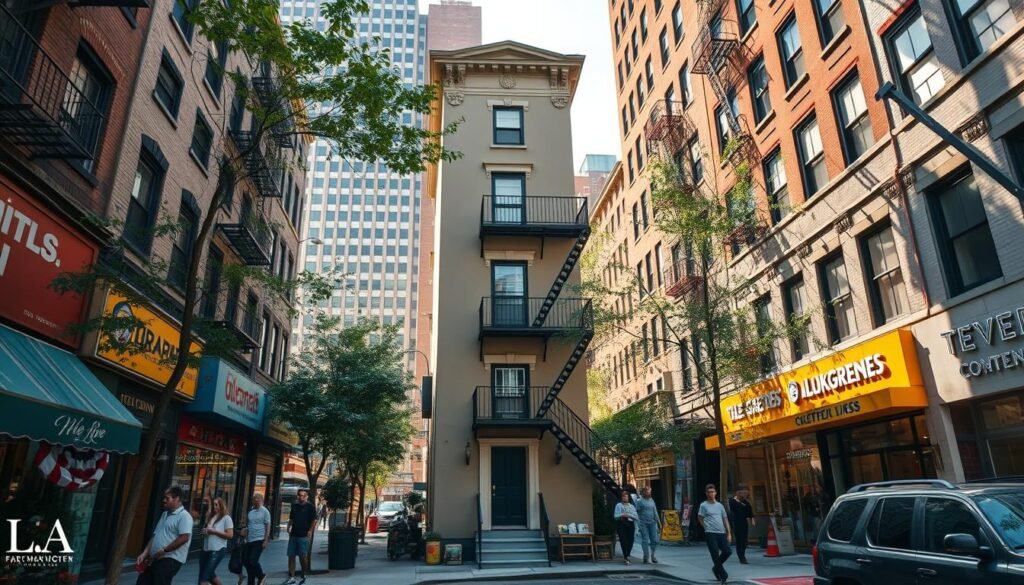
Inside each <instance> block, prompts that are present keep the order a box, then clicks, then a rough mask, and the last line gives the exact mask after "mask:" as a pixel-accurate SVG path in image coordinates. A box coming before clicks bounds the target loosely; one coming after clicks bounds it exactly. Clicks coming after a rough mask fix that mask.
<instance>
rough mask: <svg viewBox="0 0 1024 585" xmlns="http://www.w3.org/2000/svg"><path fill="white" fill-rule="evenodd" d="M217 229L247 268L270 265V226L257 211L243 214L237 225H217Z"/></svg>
mask: <svg viewBox="0 0 1024 585" xmlns="http://www.w3.org/2000/svg"><path fill="white" fill-rule="evenodd" d="M217 228H218V229H219V230H220V231H221V232H222V233H223V234H224V237H225V238H226V239H227V240H228V244H229V245H230V246H231V249H232V250H234V251H235V253H236V254H238V256H239V258H241V259H242V261H243V262H245V263H246V264H247V265H248V266H266V265H268V264H270V245H271V241H270V240H271V235H270V225H269V224H268V223H267V220H266V219H265V218H264V217H263V216H262V214H260V213H259V212H258V211H255V210H253V211H250V212H249V213H243V214H242V215H241V217H240V218H239V219H238V223H218V224H217Z"/></svg>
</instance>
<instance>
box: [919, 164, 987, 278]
mask: <svg viewBox="0 0 1024 585" xmlns="http://www.w3.org/2000/svg"><path fill="white" fill-rule="evenodd" d="M928 199H929V203H930V207H931V215H932V223H933V224H934V227H935V240H936V242H937V244H938V247H939V252H940V254H939V255H940V257H941V259H942V266H943V269H944V272H945V274H946V282H947V286H948V288H949V294H950V296H955V295H958V294H960V293H962V292H965V291H968V290H970V289H972V288H974V287H976V286H978V285H980V284H983V283H986V282H988V281H990V280H994V279H996V278H999V277H1000V276H1002V275H1003V271H1002V268H1000V265H999V254H998V253H997V251H996V246H995V243H994V242H993V240H992V232H991V231H990V229H989V225H988V216H987V215H986V213H985V206H984V204H983V203H982V199H981V194H980V193H979V192H978V186H977V185H976V184H975V182H974V175H973V174H971V172H970V171H969V170H967V171H965V172H961V173H959V174H957V175H955V176H954V177H953V178H952V179H950V180H949V181H947V182H945V183H943V184H942V185H940V186H938V187H936V188H934V189H931V190H929V193H928Z"/></svg>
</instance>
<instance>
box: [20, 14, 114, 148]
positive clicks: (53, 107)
mask: <svg viewBox="0 0 1024 585" xmlns="http://www.w3.org/2000/svg"><path fill="white" fill-rule="evenodd" d="M103 118H104V116H103V114H102V113H101V112H100V109H99V108H98V107H97V106H96V104H94V103H93V102H92V100H91V99H89V97H88V96H86V95H85V92H84V91H83V90H82V88H80V87H78V86H77V85H76V84H75V82H74V81H72V80H71V78H70V77H69V76H68V75H67V74H66V73H65V72H64V71H62V70H61V68H60V67H59V66H58V65H57V63H56V62H55V61H54V60H53V59H52V58H51V57H50V55H49V54H47V52H46V51H45V50H44V49H43V47H42V46H41V45H40V44H39V43H38V42H37V41H36V39H35V38H34V37H33V36H32V34H31V33H29V31H28V30H27V29H26V28H25V27H24V26H23V25H22V24H21V22H19V21H18V19H17V17H15V16H14V14H13V13H11V11H10V10H8V9H7V8H6V6H4V5H0V128H4V132H2V134H4V135H5V136H6V138H7V140H9V141H11V142H12V143H15V144H18V145H23V146H25V147H28V148H30V149H31V150H32V151H33V152H34V153H35V154H36V156H39V157H47V156H49V157H52V158H79V159H89V158H92V157H93V151H94V149H95V147H96V143H97V141H98V140H99V135H100V130H101V129H102V128H103ZM40 123H41V124H40Z"/></svg>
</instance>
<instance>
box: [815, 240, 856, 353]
mask: <svg viewBox="0 0 1024 585" xmlns="http://www.w3.org/2000/svg"><path fill="white" fill-rule="evenodd" d="M821 297H822V300H824V301H825V321H826V323H827V325H828V337H829V341H830V342H831V343H833V344H835V343H839V342H841V341H844V340H846V339H849V338H850V337H851V336H853V334H854V333H856V332H857V320H856V316H855V315H854V312H853V293H852V292H850V279H849V277H848V276H847V274H846V263H845V262H844V261H843V255H842V253H841V252H840V253H839V254H837V255H835V256H833V257H832V258H829V259H828V260H825V261H824V262H822V264H821Z"/></svg>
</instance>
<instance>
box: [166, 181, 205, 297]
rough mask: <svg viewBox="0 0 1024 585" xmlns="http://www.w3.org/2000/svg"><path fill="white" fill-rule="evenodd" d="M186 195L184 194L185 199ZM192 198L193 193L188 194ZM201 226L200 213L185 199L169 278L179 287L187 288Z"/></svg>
mask: <svg viewBox="0 0 1024 585" xmlns="http://www.w3.org/2000/svg"><path fill="white" fill-rule="evenodd" d="M185 197H186V195H184V194H183V195H182V198H183V199H184V198H185ZM187 197H189V198H191V197H192V195H191V194H188V195H187ZM198 227H199V215H198V214H197V213H196V212H195V210H193V209H192V207H191V206H190V205H189V204H188V203H186V202H185V201H182V202H181V209H180V211H179V215H178V231H177V233H175V234H174V245H173V246H172V247H171V266H170V269H169V271H168V273H167V279H168V281H170V283H171V285H172V286H175V287H177V288H178V289H184V288H185V281H186V280H187V279H188V270H189V265H190V264H191V260H192V247H193V246H194V245H195V241H196V230H197V229H198Z"/></svg>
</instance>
